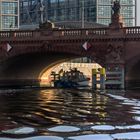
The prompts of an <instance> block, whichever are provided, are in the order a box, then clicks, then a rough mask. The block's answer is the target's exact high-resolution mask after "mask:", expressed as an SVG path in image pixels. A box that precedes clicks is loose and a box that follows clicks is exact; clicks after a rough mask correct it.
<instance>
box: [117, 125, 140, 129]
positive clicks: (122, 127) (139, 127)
mask: <svg viewBox="0 0 140 140" xmlns="http://www.w3.org/2000/svg"><path fill="white" fill-rule="evenodd" d="M115 128H116V129H140V125H139V124H136V125H130V126H116V127H115Z"/></svg>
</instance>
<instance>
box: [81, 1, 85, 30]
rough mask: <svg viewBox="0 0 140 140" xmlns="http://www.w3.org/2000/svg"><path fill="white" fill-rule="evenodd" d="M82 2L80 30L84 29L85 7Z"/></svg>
mask: <svg viewBox="0 0 140 140" xmlns="http://www.w3.org/2000/svg"><path fill="white" fill-rule="evenodd" d="M84 6H85V5H84V0H82V28H84V27H85V7H84Z"/></svg>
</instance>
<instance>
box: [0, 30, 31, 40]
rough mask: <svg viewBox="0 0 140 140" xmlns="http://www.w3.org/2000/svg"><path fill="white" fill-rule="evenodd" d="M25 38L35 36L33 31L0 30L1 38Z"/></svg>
mask: <svg viewBox="0 0 140 140" xmlns="http://www.w3.org/2000/svg"><path fill="white" fill-rule="evenodd" d="M10 37H12V38H21V37H22V38H23V37H33V31H2V32H0V38H10Z"/></svg>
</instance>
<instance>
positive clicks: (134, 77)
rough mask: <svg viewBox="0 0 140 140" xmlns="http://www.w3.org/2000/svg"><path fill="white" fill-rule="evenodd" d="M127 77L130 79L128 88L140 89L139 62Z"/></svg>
mask: <svg viewBox="0 0 140 140" xmlns="http://www.w3.org/2000/svg"><path fill="white" fill-rule="evenodd" d="M127 77H128V81H127V87H128V88H138V87H140V61H137V62H136V63H135V65H133V66H132V67H131V69H130V70H129V72H128V73H127Z"/></svg>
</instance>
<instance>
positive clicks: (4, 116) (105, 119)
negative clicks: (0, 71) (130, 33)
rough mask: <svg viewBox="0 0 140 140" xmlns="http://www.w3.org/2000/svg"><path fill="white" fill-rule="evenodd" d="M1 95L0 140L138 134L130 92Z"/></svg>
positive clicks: (139, 112)
mask: <svg viewBox="0 0 140 140" xmlns="http://www.w3.org/2000/svg"><path fill="white" fill-rule="evenodd" d="M0 93H1V94H0V114H1V115H0V137H1V139H2V140H4V139H9V138H11V139H16V138H18V139H19V138H20V139H25V140H26V139H27V140H31V139H39V140H40V139H48V140H54V139H55V140H57V139H58V140H59V139H60V140H61V139H63V140H66V139H67V140H72V139H73V140H75V139H76V140H82V139H84V140H86V139H88V140H90V139H92V140H94V139H96V140H97V139H99V140H101V139H104V140H108V139H128V136H130V138H132V137H133V136H134V134H136V135H135V137H134V138H135V139H137V135H138V134H139V132H140V125H139V122H140V100H139V99H137V98H135V97H136V96H134V93H133V96H131V92H128V93H127V92H122V91H120V92H116V91H110V92H102V93H93V92H92V91H82V90H79V91H78V90H56V89H52V90H51V89H50V90H26V91H24V90H18V91H16V90H14V91H13V92H12V91H11V90H10V92H9V90H8V92H6V91H4V92H2V91H0ZM129 94H130V95H129ZM132 139H133V138H132Z"/></svg>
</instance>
